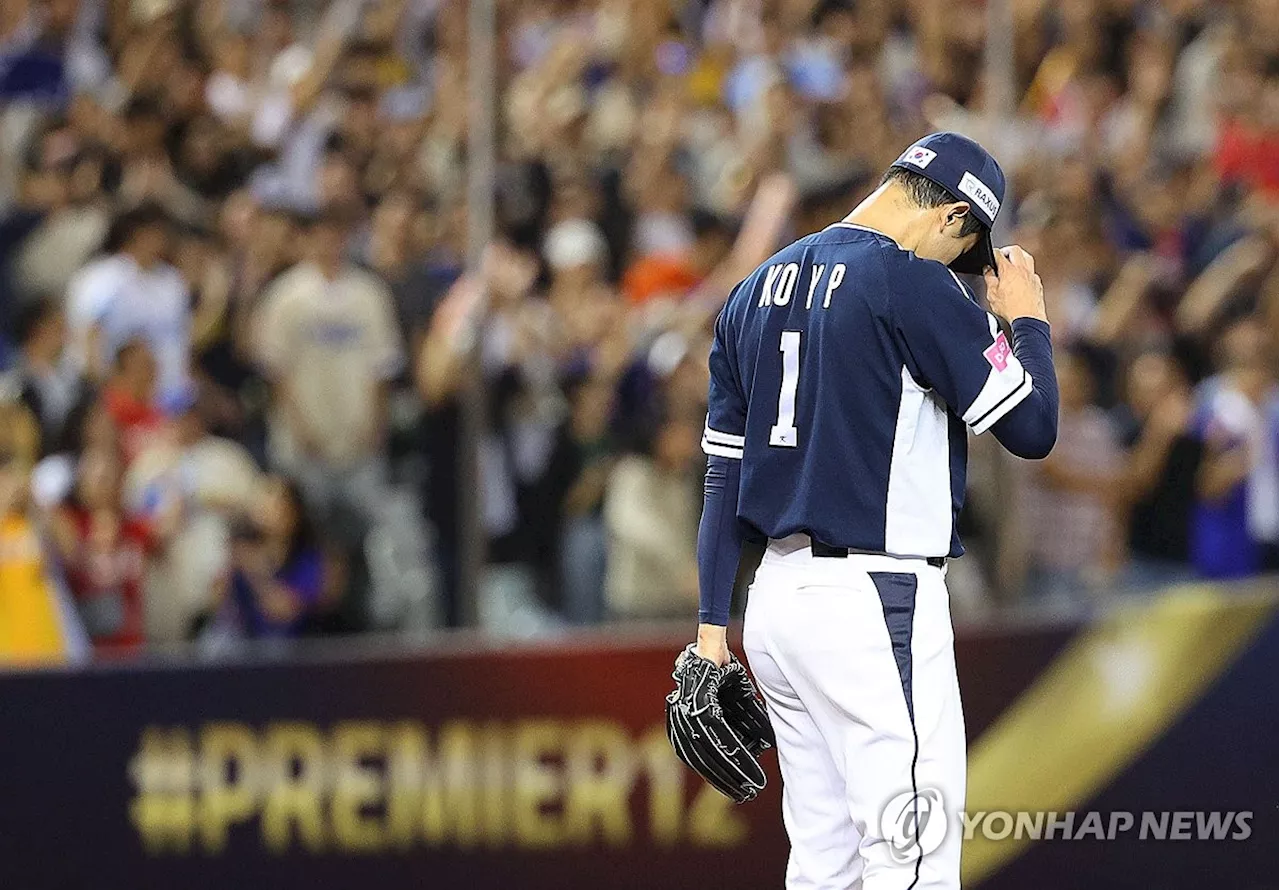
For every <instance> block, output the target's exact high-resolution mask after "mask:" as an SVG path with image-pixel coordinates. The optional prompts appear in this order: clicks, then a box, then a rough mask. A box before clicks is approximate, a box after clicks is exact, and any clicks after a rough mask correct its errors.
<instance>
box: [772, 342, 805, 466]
mask: <svg viewBox="0 0 1280 890" xmlns="http://www.w3.org/2000/svg"><path fill="white" fill-rule="evenodd" d="M778 349H779V351H780V352H781V353H782V390H781V391H780V392H779V393H778V422H777V423H775V424H774V425H773V427H772V428H771V429H770V430H769V444H770V445H781V446H783V447H784V448H795V447H796V389H797V388H798V387H799V386H800V332H799V331H783V332H782V342H781V343H780V344H779V345H778Z"/></svg>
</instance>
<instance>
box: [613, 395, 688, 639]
mask: <svg viewBox="0 0 1280 890" xmlns="http://www.w3.org/2000/svg"><path fill="white" fill-rule="evenodd" d="M696 433H697V427H696V425H695V424H694V423H693V422H691V421H690V420H687V419H684V418H679V417H671V418H668V419H666V420H665V421H663V422H662V423H660V424H659V425H658V427H657V430H656V432H655V433H654V435H653V445H652V452H651V453H649V454H643V453H636V454H628V455H625V456H623V457H620V458H618V462H617V463H616V464H615V465H614V467H613V470H612V471H611V472H610V474H609V482H608V487H607V489H606V492H605V500H604V520H605V527H606V529H607V530H608V535H609V563H608V570H607V571H608V574H607V580H606V597H607V602H608V606H609V611H610V613H611V614H612V615H615V616H618V617H642V616H650V617H652V616H655V615H672V616H674V615H681V614H687V612H688V610H689V609H691V608H694V607H695V606H696V604H697V602H698V571H697V558H696V554H695V544H696V538H697V529H698V510H699V501H698V473H697V466H698V462H697V458H698V450H697V447H696V442H695V440H696V439H697V435H696Z"/></svg>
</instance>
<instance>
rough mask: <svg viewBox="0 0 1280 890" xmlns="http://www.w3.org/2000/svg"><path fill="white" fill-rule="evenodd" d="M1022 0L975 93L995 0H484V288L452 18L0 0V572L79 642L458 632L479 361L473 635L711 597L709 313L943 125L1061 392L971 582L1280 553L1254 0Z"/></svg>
mask: <svg viewBox="0 0 1280 890" xmlns="http://www.w3.org/2000/svg"><path fill="white" fill-rule="evenodd" d="M1011 7H1012V16H1013V22H1012V28H1013V30H1012V34H1011V36H1012V48H1013V60H1012V70H1011V71H1009V72H1008V74H1009V77H1008V78H1005V79H1004V81H1002V80H1001V79H1000V78H999V77H998V76H997V74H996V73H993V72H992V71H991V70H989V69H988V68H986V67H984V52H985V40H986V36H985V35H986V33H987V21H988V19H987V18H986V9H985V4H984V3H982V2H978V0H910V2H904V3H893V2H889V0H688V2H684V0H681V2H677V0H520V2H516V0H498V3H497V13H498V32H497V33H498V35H499V39H498V43H497V47H496V63H497V68H496V76H497V103H496V118H497V120H496V132H497V148H498V161H499V163H498V168H497V171H496V175H495V181H494V189H495V192H494V194H495V198H496V231H497V234H496V236H495V238H494V240H493V242H492V243H491V244H490V245H489V246H488V247H487V248H486V249H485V251H484V258H483V260H482V261H481V262H479V263H478V264H476V265H475V266H474V270H473V271H471V272H466V273H465V274H464V270H465V269H466V268H467V265H466V256H467V212H468V207H467V201H466V175H465V174H466V164H467V138H468V125H467V95H468V77H469V62H468V53H467V21H466V19H467V4H466V3H463V2H447V0H369V2H360V0H334V2H333V3H332V4H329V5H328V6H327V7H326V5H324V4H323V3H320V2H318V0H317V2H307V0H295V2H290V0H265V2H263V0H0V331H2V333H3V346H2V351H3V356H2V359H0V365H2V366H3V368H4V369H5V376H4V378H3V380H4V384H3V386H2V387H0V389H2V390H3V392H2V393H0V415H2V416H0V461H2V462H3V466H2V468H0V514H2V515H3V518H2V519H0V581H2V580H3V578H9V579H13V578H18V577H26V576H25V575H23V574H22V573H23V572H27V573H28V575H31V576H32V577H34V576H35V575H39V576H40V577H42V578H48V579H52V580H50V582H49V583H51V584H56V585H57V586H58V587H59V588H60V589H62V590H63V591H65V593H66V595H67V596H68V597H69V599H70V600H71V601H73V602H74V604H75V607H76V612H77V613H78V616H79V619H80V621H81V622H82V623H83V626H84V628H85V630H86V632H87V633H88V635H89V636H90V637H91V638H92V639H93V640H94V643H95V645H96V646H97V647H98V648H100V649H101V650H102V651H104V652H105V651H114V652H118V651H136V650H137V649H139V648H140V647H142V646H143V645H145V644H148V643H152V644H162V643H170V642H176V641H181V640H188V639H198V640H199V641H201V643H202V645H206V646H210V647H216V646H218V645H219V644H221V643H223V642H225V641H233V640H237V639H242V638H287V637H294V636H298V635H304V634H313V633H334V632H343V631H353V630H363V629H370V628H382V629H389V628H397V627H405V626H413V627H425V626H431V625H438V624H445V623H453V622H456V621H457V620H458V603H457V595H456V592H457V588H458V583H459V580H458V579H459V575H460V571H461V565H462V559H461V557H460V549H461V547H462V542H461V541H460V536H459V531H458V530H459V528H460V526H461V520H460V512H461V511H463V509H464V506H465V505H464V504H463V503H462V501H461V500H460V497H459V479H460V478H462V476H461V475H460V474H462V473H463V469H464V462H462V461H461V460H460V448H461V447H462V445H461V442H462V441H463V438H464V437H463V429H464V424H463V418H462V414H461V412H460V408H459V406H460V403H461V401H460V400H461V397H462V396H463V394H464V393H465V392H469V391H470V390H469V388H470V387H472V386H473V384H475V383H477V382H480V383H482V384H483V385H482V386H480V387H479V389H480V390H481V391H482V393H483V406H484V411H483V417H482V435H481V437H480V439H479V442H478V448H477V450H476V454H475V461H476V478H477V479H478V483H477V487H476V489H475V492H474V494H475V504H474V508H475V509H476V510H477V511H478V513H479V521H480V522H481V523H482V527H483V528H484V530H485V535H486V547H485V552H486V564H487V570H486V572H485V574H484V584H483V595H482V597H481V601H480V607H479V612H480V615H479V618H480V621H481V623H482V625H484V626H487V627H494V628H499V629H506V630H508V631H510V632H513V633H536V632H538V631H540V630H545V629H547V628H554V627H558V626H563V625H569V624H589V623H594V622H597V621H600V620H604V619H607V618H622V617H633V616H634V617H657V616H672V615H676V616H681V617H685V618H687V619H688V620H690V621H692V620H693V617H692V616H693V614H694V611H695V608H696V602H697V578H696V566H695V555H694V544H695V532H696V526H697V521H698V515H699V510H700V506H701V489H700V485H701V473H702V468H703V458H702V456H701V453H700V450H699V439H700V436H701V431H702V426H703V419H704V413H705V399H706V385H707V372H706V355H707V351H708V345H709V342H710V328H711V322H712V320H713V319H714V317H715V315H716V313H717V311H718V309H719V305H720V304H721V303H722V302H723V299H724V297H725V295H726V294H727V292H728V290H729V288H730V287H732V285H733V284H734V283H735V282H736V281H737V280H738V279H739V278H741V277H742V276H744V275H745V274H746V273H748V272H749V271H750V270H751V269H752V268H753V267H754V266H755V265H756V264H757V263H759V262H761V261H762V260H763V259H764V258H766V257H767V256H768V255H769V254H771V253H772V252H773V250H774V249H775V248H776V247H777V246H778V245H780V244H782V243H785V241H787V240H790V239H791V238H793V237H797V236H799V235H802V234H805V233H807V232H811V231H816V230H818V229H820V228H822V227H824V226H825V225H827V224H829V223H831V222H833V221H835V220H838V219H839V218H841V217H842V216H844V215H845V214H846V213H847V212H848V211H849V210H850V209H852V207H853V206H854V205H855V204H856V203H857V202H858V201H859V200H860V199H861V198H862V197H863V196H864V195H866V194H867V193H869V192H870V191H871V190H872V189H873V188H875V186H876V185H877V184H878V181H879V176H880V174H881V172H882V171H883V170H884V168H885V167H886V166H887V165H888V164H889V163H890V162H892V161H893V160H894V158H895V157H896V156H897V154H898V153H899V152H900V151H901V150H902V148H903V147H904V146H906V145H907V144H909V143H910V142H911V141H913V140H914V139H915V138H917V137H918V136H920V135H922V134H923V133H926V132H929V131H930V130H937V129H955V130H959V131H961V132H964V133H966V134H967V135H970V136H973V137H974V138H976V139H978V140H980V141H982V142H983V143H984V144H985V145H986V146H987V147H988V148H990V149H991V150H992V151H993V152H994V153H995V154H996V155H997V156H998V157H999V158H1000V160H1001V162H1002V164H1003V165H1004V167H1005V169H1006V171H1008V173H1009V175H1010V198H1009V205H1010V206H1009V209H1008V210H1006V212H1005V214H1003V215H1002V218H1003V219H1007V220H1009V222H1007V223H1004V229H1003V231H998V232H997V242H998V243H1015V242H1016V243H1019V244H1021V245H1023V246H1024V247H1026V248H1027V249H1028V250H1029V251H1030V252H1031V253H1032V254H1033V255H1034V256H1035V257H1036V261H1037V271H1038V272H1039V273H1040V275H1041V277H1042V278H1043V280H1044V282H1045V298H1046V303H1047V306H1048V312H1049V317H1050V320H1051V322H1052V331H1053V336H1054V338H1055V348H1056V355H1057V361H1058V375H1059V379H1060V381H1061V386H1062V409H1061V410H1062V415H1061V428H1060V436H1059V442H1058V445H1057V448H1056V450H1055V451H1054V453H1053V455H1052V456H1051V457H1050V458H1049V459H1048V460H1046V461H1044V462H1041V463H1026V462H1020V461H1016V460H1014V459H1011V458H1006V457H1002V456H1001V455H1000V454H999V453H998V449H996V448H993V447H990V444H989V443H985V442H983V440H982V439H979V440H976V441H975V442H974V452H975V466H974V467H973V471H972V472H971V479H972V480H973V485H972V491H971V493H970V505H969V508H968V509H967V511H966V514H965V516H966V518H965V530H966V532H967V542H968V546H969V551H970V555H969V557H968V558H966V559H963V560H960V561H958V562H956V563H955V564H954V565H953V567H952V570H951V571H952V576H951V583H952V587H953V590H955V591H956V594H955V595H956V597H957V599H958V601H959V605H958V608H959V609H961V610H963V609H972V610H983V609H987V608H990V607H992V606H995V605H1000V604H1007V603H1011V602H1018V601H1032V602H1035V601H1040V602H1080V601H1086V602H1088V601H1095V600H1097V599H1099V598H1102V597H1109V596H1112V595H1113V593H1114V592H1115V591H1118V590H1149V589H1153V588H1157V587H1160V586H1164V585H1168V584H1170V583H1175V582H1178V581H1183V580H1188V579H1192V578H1213V579H1228V578H1236V577H1244V576H1249V575H1253V574H1257V573H1260V572H1263V571H1268V570H1273V569H1274V567H1275V562H1276V539H1277V514H1276V504H1277V422H1278V421H1277V390H1276V365H1277V354H1276V344H1277V275H1276V272H1277V269H1276V262H1277V167H1278V163H1280V161H1278V156H1277V101H1278V99H1277V45H1276V34H1277V23H1276V16H1277V10H1276V4H1275V2H1274V0H1258V2H1254V0H1233V2H1210V0H1063V2H1060V3H1049V2H1046V0H1021V2H1014V3H1012V4H1011ZM1008 81H1011V86H1012V92H1013V95H1011V96H1007V97H1006V98H1005V100H1004V101H1006V102H1007V105H1008V114H1007V115H1002V114H1000V113H999V108H1000V102H1001V99H1000V94H1001V92H1002V90H1003V87H1002V86H1001V84H1002V83H1005V82H1008ZM1003 92H1008V91H1007V90H1003ZM975 287H978V288H979V289H980V282H975ZM984 438H985V437H984ZM2 564H7V565H2ZM5 573H7V574H5ZM33 573H34V574H33Z"/></svg>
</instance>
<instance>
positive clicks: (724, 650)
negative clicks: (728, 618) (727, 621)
mask: <svg viewBox="0 0 1280 890" xmlns="http://www.w3.org/2000/svg"><path fill="white" fill-rule="evenodd" d="M693 651H694V654H696V655H698V656H699V657H701V658H705V659H706V660H707V661H710V662H711V663H713V664H714V665H715V666H716V667H724V666H725V665H726V664H728V663H729V634H728V628H724V627H721V626H720V625H718V624H699V625H698V642H696V643H695V644H694V649H693Z"/></svg>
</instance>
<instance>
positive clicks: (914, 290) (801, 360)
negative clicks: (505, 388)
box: [702, 223, 1032, 557]
mask: <svg viewBox="0 0 1280 890" xmlns="http://www.w3.org/2000/svg"><path fill="white" fill-rule="evenodd" d="M710 367H711V388H710V401H709V407H708V414H707V424H706V429H705V431H704V434H703V442H702V447H703V450H704V451H705V452H706V453H707V454H710V455H719V456H722V457H726V458H736V459H740V460H741V461H742V467H741V483H740V488H739V492H738V516H739V518H740V519H741V520H743V521H745V522H746V523H748V524H749V525H750V526H751V527H752V528H753V529H755V530H756V531H757V532H759V533H761V534H763V535H766V536H768V537H770V538H775V539H777V538H784V537H786V536H787V535H790V534H794V533H796V532H805V533H807V534H809V535H811V536H812V537H814V538H816V539H817V540H819V541H822V542H823V543H825V544H830V545H832V546H836V547H847V548H850V549H857V550H867V551H872V552H882V553H889V554H893V555H897V556H915V557H936V556H959V555H960V554H961V553H963V548H962V547H961V545H960V539H959V537H958V536H957V534H956V531H955V517H956V515H957V513H958V512H959V510H960V507H961V504H962V502H963V499H964V490H965V463H966V457H967V432H966V428H968V429H971V430H972V431H973V432H974V433H978V434H980V433H982V432H985V431H986V430H987V429H989V428H990V427H991V425H992V424H994V423H995V422H996V421H997V420H999V419H1000V418H1001V417H1003V416H1004V415H1005V414H1007V413H1008V412H1009V411H1010V410H1012V409H1013V408H1014V407H1015V406H1016V405H1018V404H1019V403H1020V402H1021V401H1022V400H1023V399H1025V398H1026V397H1027V396H1028V395H1029V394H1030V393H1031V391H1032V380H1031V376H1030V375H1029V374H1028V373H1027V372H1026V371H1024V370H1023V367H1022V365H1021V364H1020V363H1019V361H1018V359H1017V357H1016V356H1015V355H1014V353H1013V350H1012V348H1011V344H1010V343H1009V341H1008V340H1007V338H1006V337H1005V335H1004V333H1002V332H1001V330H1000V328H999V326H998V324H997V321H996V318H995V316H994V315H992V314H991V313H989V312H987V311H986V310H984V309H983V308H982V307H980V306H979V305H978V304H977V303H976V302H975V301H974V299H973V295H972V294H971V293H970V292H969V290H968V289H967V288H966V287H965V286H964V284H963V283H962V282H961V281H960V280H959V278H957V277H956V276H955V275H954V274H953V273H952V272H951V270H949V269H948V268H947V267H946V266H944V265H942V264H941V263H937V262H933V261H931V260H924V259H921V258H919V257H917V256H916V255H915V254H914V253H912V252H910V251H907V250H904V249H902V248H901V247H899V246H898V245H897V243H896V242H895V241H893V239H891V238H889V237H888V236H886V235H884V234H882V233H880V232H876V231H874V230H872V229H868V228H865V227H862V226H856V225H853V224H850V223H836V224H835V225H833V226H830V227H828V228H827V229H824V230H823V231H821V232H818V233H816V234H813V235H809V236H807V237H805V238H802V239H800V240H799V241H796V242H795V243H793V244H791V245H790V246H788V247H786V248H784V249H782V250H781V251H779V252H778V253H777V254H775V255H774V256H773V257H771V258H770V259H768V260H767V261H765V263H764V264H763V265H761V266H760V267H759V268H758V269H756V271H755V272H754V273H752V274H751V275H750V276H749V277H748V278H746V279H745V280H744V281H742V282H741V283H740V284H739V285H738V286H737V287H736V288H735V289H734V290H733V292H732V293H731V294H730V296H729V300H728V302H727V303H726V305H725V307H724V310H723V311H722V312H721V314H720V317H719V318H718V319H717V321H716V328H715V343H714V345H713V346H712V349H711V359H710Z"/></svg>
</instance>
